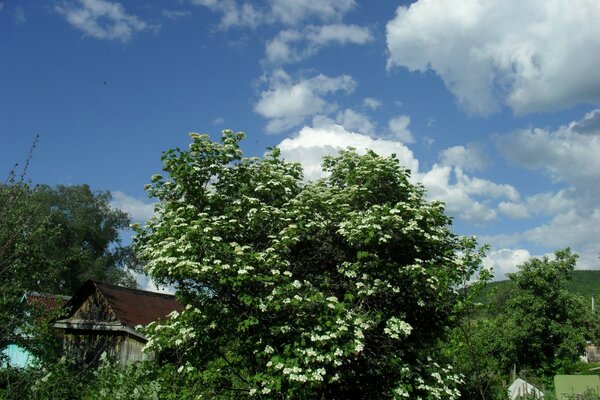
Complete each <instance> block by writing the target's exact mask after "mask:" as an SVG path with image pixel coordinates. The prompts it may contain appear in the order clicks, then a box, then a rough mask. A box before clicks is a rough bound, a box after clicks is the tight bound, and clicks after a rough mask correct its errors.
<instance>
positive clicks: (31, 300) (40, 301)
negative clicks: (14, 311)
mask: <svg viewBox="0 0 600 400" xmlns="http://www.w3.org/2000/svg"><path fill="white" fill-rule="evenodd" d="M25 299H26V300H27V304H29V305H32V306H34V307H36V308H38V309H40V310H42V311H48V312H49V311H54V310H58V309H59V308H61V307H62V306H64V305H65V303H66V302H67V301H69V299H70V297H69V296H61V295H55V294H46V293H38V292H28V293H26V294H25Z"/></svg>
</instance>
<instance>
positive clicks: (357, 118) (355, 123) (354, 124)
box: [336, 108, 375, 135]
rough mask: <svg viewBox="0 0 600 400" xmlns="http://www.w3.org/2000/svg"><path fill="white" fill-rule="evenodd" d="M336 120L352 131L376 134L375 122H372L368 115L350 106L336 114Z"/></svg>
mask: <svg viewBox="0 0 600 400" xmlns="http://www.w3.org/2000/svg"><path fill="white" fill-rule="evenodd" d="M336 122H337V123H338V124H340V125H342V126H343V127H344V128H346V129H348V130H350V131H354V132H360V133H366V134H367V135H374V134H375V124H373V122H371V119H370V118H369V117H368V116H367V115H365V114H363V113H360V112H358V111H355V110H352V109H350V108H347V109H346V110H344V111H343V112H339V113H338V115H337V116H336Z"/></svg>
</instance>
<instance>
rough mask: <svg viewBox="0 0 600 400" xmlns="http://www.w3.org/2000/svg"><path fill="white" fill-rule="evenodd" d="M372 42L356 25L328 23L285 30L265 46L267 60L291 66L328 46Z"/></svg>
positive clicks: (368, 35) (369, 35) (363, 30)
mask: <svg viewBox="0 0 600 400" xmlns="http://www.w3.org/2000/svg"><path fill="white" fill-rule="evenodd" d="M371 40H373V36H372V35H371V33H370V31H369V30H368V29H367V28H363V27H360V26H357V25H344V24H332V25H322V26H312V25H311V26H308V27H306V28H303V29H301V30H298V29H286V30H283V31H281V32H279V34H278V35H277V36H276V37H275V38H273V39H272V40H270V41H268V42H267V44H266V47H265V53H266V57H267V61H269V62H271V63H280V64H283V63H293V62H298V61H301V60H303V59H306V58H308V57H310V56H312V55H314V54H316V53H317V52H318V51H319V50H320V49H321V48H323V47H325V46H328V45H330V44H341V45H344V44H347V43H350V44H358V45H361V44H365V43H367V42H369V41H371Z"/></svg>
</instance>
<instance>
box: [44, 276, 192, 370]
mask: <svg viewBox="0 0 600 400" xmlns="http://www.w3.org/2000/svg"><path fill="white" fill-rule="evenodd" d="M65 310H66V314H65V315H66V317H64V318H62V319H59V320H57V321H56V322H55V323H54V327H55V328H58V329H60V330H62V331H63V338H64V340H63V349H64V351H65V353H66V354H67V355H69V356H71V357H74V358H75V359H76V360H78V361H79V362H81V363H85V364H93V363H95V362H97V361H98V359H99V358H100V356H101V354H102V353H106V355H107V356H109V357H112V358H114V359H116V360H118V361H119V363H120V364H122V365H125V364H128V363H130V362H133V361H141V360H146V359H151V358H153V356H154V355H153V354H147V353H144V352H143V347H144V345H145V344H146V342H147V341H148V339H147V338H146V337H145V336H144V335H143V334H142V333H141V332H139V331H138V330H137V329H136V327H137V326H140V325H141V326H145V325H148V324H149V323H150V322H153V321H157V320H160V319H164V318H166V317H167V315H168V314H169V313H171V312H172V311H182V310H183V306H182V305H181V304H180V303H179V302H178V301H177V300H176V299H175V296H172V295H167V294H161V293H154V292H148V291H144V290H135V289H129V288H124V287H120V286H115V285H109V284H106V283H99V282H95V281H88V282H86V283H85V284H84V285H83V286H82V287H81V288H80V289H79V291H78V292H77V293H76V294H75V295H74V296H73V297H72V298H71V300H70V301H69V302H68V303H67V304H65Z"/></svg>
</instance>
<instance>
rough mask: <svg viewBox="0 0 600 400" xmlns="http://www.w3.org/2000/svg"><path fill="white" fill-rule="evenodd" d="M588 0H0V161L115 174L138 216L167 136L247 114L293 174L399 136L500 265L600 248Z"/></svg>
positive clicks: (233, 124) (250, 147) (115, 186)
mask: <svg viewBox="0 0 600 400" xmlns="http://www.w3.org/2000/svg"><path fill="white" fill-rule="evenodd" d="M598 20H600V3H598V2H596V1H589V0H546V1H543V2H541V1H538V0H485V1H484V0H473V1H468V2H466V1H464V0H428V1H426V0H418V1H414V2H410V1H397V2H394V1H355V0H264V1H252V2H244V1H239V0H221V1H217V0H190V1H186V0H180V1H161V2H146V3H144V2H141V1H122V2H114V1H108V0H80V1H77V0H59V1H48V2H39V1H34V0H31V1H28V0H21V1H18V2H17V1H4V2H0V57H1V62H0V79H1V80H0V156H1V157H0V168H1V169H0V171H5V174H7V173H8V171H9V170H10V168H11V167H12V165H13V164H14V163H15V162H22V161H23V160H24V159H25V158H26V155H27V152H28V149H29V147H30V145H31V142H32V140H33V138H34V136H35V135H36V134H39V135H40V142H39V145H38V148H37V149H36V150H35V154H34V157H33V160H32V164H31V167H30V169H29V175H30V177H31V179H32V180H33V181H34V182H35V183H45V184H50V185H55V184H81V183H88V184H89V185H90V186H91V187H92V188H94V189H96V190H110V191H111V192H112V193H113V196H114V202H113V205H114V206H115V207H119V208H122V209H124V210H126V211H127V212H129V213H130V214H131V215H132V217H133V218H134V219H135V220H138V221H139V220H143V219H145V218H147V217H149V215H151V213H152V199H148V198H147V197H146V195H145V193H144V190H143V187H144V184H145V183H147V182H148V181H149V177H150V176H151V175H152V174H154V173H157V172H160V155H161V152H162V151H164V150H167V149H169V148H173V147H178V146H179V147H185V146H187V143H188V132H200V133H209V134H210V135H211V137H213V138H214V139H218V138H219V136H220V131H221V130H222V129H226V128H230V129H233V130H242V131H244V132H246V133H247V140H246V141H245V143H244V144H243V149H244V151H245V154H246V155H247V156H260V155H262V154H263V152H264V150H265V148H266V147H270V146H279V147H280V148H281V149H282V154H283V155H284V156H285V157H286V158H287V159H289V160H293V161H301V162H302V163H303V165H304V166H305V170H306V175H307V178H316V177H318V176H319V173H320V172H319V167H318V166H319V162H320V161H319V160H320V157H321V156H323V155H325V154H331V153H335V152H337V151H339V149H341V148H343V147H345V146H349V145H350V146H354V147H356V148H358V149H359V150H364V149H365V148H367V147H368V148H372V149H374V150H375V151H377V152H379V153H381V154H390V153H396V154H397V155H398V157H399V158H400V159H401V161H402V162H403V163H404V164H405V165H406V166H407V167H409V168H411V170H412V172H413V180H414V181H415V182H420V183H423V184H424V185H425V187H426V188H427V189H428V193H429V196H430V198H431V199H438V200H442V201H445V202H446V204H447V210H448V213H449V214H450V215H451V216H453V217H454V223H455V230H456V232H457V233H460V234H466V235H472V234H474V235H477V236H478V237H479V238H480V242H481V243H489V244H491V246H492V247H491V251H490V253H489V255H488V258H487V259H486V264H487V265H489V266H494V267H495V269H496V274H497V277H498V278H502V277H503V276H504V273H506V272H510V271H514V269H515V268H514V267H515V265H517V264H519V263H521V262H523V261H524V260H526V259H527V258H528V257H530V256H539V255H544V254H548V253H550V252H552V251H553V250H555V249H558V248H562V247H566V246H570V247H572V248H573V249H574V250H575V251H576V252H578V253H579V254H580V256H581V258H580V261H579V265H578V267H579V268H584V269H597V268H599V267H600V264H599V262H598V253H599V252H600V244H598V239H597V238H599V237H600V185H598V182H599V178H600V139H599V138H600V109H598V107H599V104H600V67H599V66H600V27H599V26H598V24H597V21H598Z"/></svg>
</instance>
